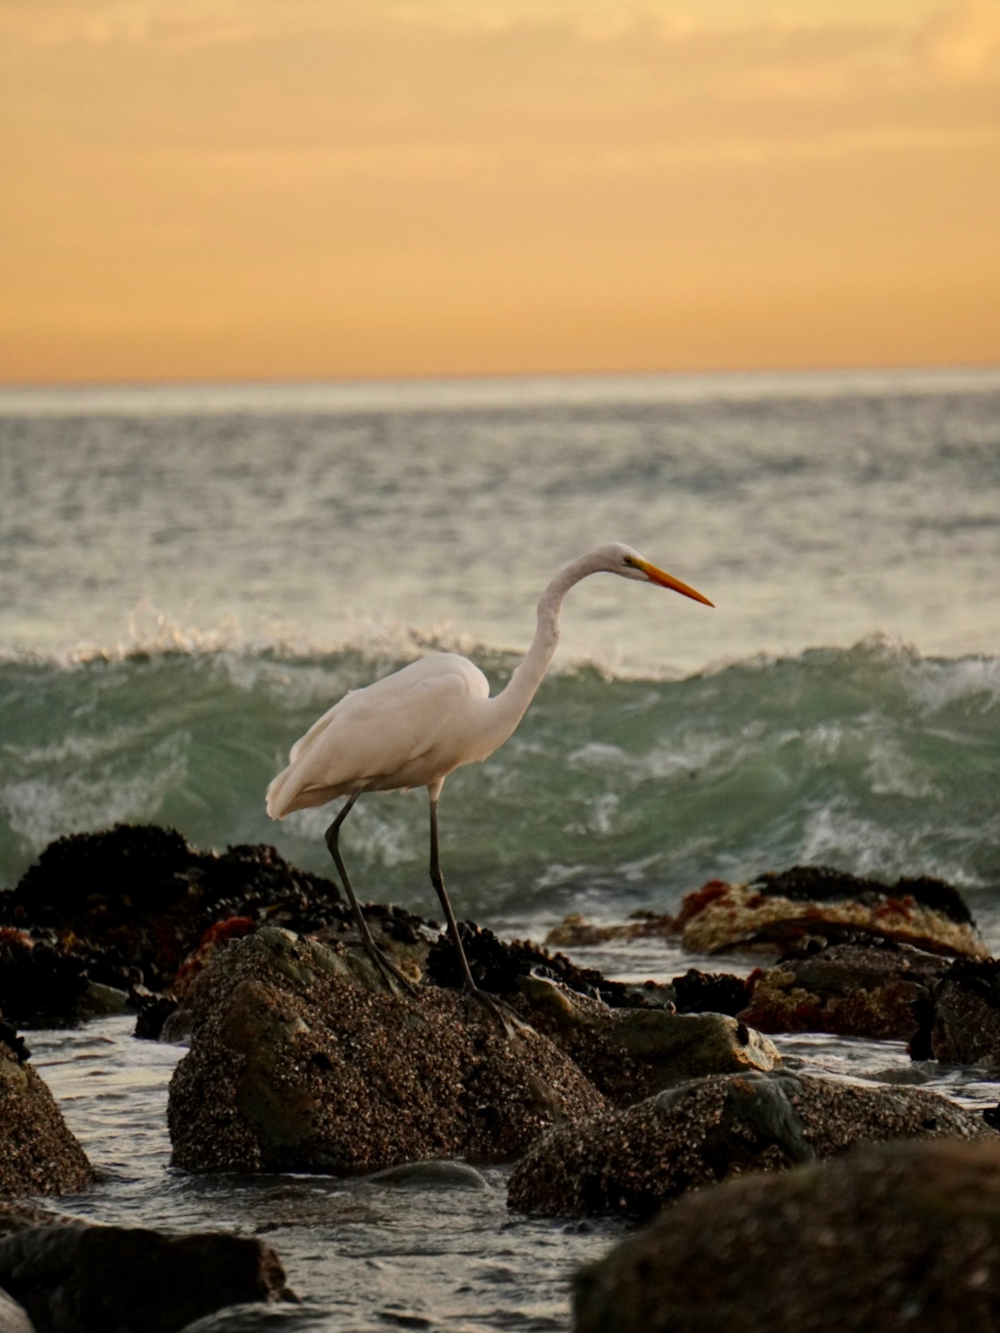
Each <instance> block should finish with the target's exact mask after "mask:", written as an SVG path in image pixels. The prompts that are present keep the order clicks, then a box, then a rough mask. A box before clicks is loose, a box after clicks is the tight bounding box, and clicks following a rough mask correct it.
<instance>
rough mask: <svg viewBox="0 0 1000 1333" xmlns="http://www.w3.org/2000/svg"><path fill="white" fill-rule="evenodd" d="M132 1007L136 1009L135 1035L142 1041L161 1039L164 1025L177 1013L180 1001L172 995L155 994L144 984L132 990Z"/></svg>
mask: <svg viewBox="0 0 1000 1333" xmlns="http://www.w3.org/2000/svg"><path fill="white" fill-rule="evenodd" d="M132 1007H133V1008H134V1009H135V1011H136V1020H135V1032H134V1033H133V1036H136V1037H138V1038H140V1039H141V1040H142V1041H159V1040H160V1037H161V1036H162V1034H163V1025H164V1023H166V1021H167V1019H168V1018H169V1017H170V1016H171V1014H174V1013H176V1011H177V1007H178V1002H177V1001H176V1000H175V999H174V998H173V997H172V996H170V995H154V994H153V992H152V991H148V990H146V988H145V987H144V986H143V987H142V988H136V990H134V991H133V992H132Z"/></svg>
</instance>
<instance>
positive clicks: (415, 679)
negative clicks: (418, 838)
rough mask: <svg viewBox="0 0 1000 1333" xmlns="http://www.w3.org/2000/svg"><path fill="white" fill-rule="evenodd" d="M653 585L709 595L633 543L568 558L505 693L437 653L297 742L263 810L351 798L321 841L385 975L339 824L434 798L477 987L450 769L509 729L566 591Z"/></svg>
mask: <svg viewBox="0 0 1000 1333" xmlns="http://www.w3.org/2000/svg"><path fill="white" fill-rule="evenodd" d="M602 571H604V572H607V573H612V574H619V575H621V576H622V577H623V578H629V579H636V580H640V581H642V582H646V583H655V584H658V585H659V586H661V587H665V588H670V589H672V590H673V591H675V592H680V593H683V594H684V595H685V596H686V597H692V598H694V600H695V601H699V602H704V603H705V604H706V605H708V606H711V605H712V603H711V602H709V601H708V598H706V597H703V596H702V595H701V593H699V592H695V591H694V589H693V588H689V587H688V586H687V585H686V584H683V583H680V582H679V581H678V580H677V579H675V578H673V577H672V576H671V575H669V574H664V573H663V571H662V570H659V569H656V568H655V566H653V565H650V564H649V562H648V561H646V560H644V559H643V557H642V556H640V555H639V554H638V552H636V551H633V550H632V549H631V547H628V546H623V545H622V544H621V543H618V542H615V543H612V544H611V545H608V546H599V547H598V548H597V549H596V550H594V551H591V552H590V553H589V554H588V555H585V556H581V557H580V559H579V560H574V561H573V563H572V564H570V565H568V566H567V567H566V568H565V569H564V570H563V571H562V573H561V574H559V575H557V576H556V578H554V579H553V580H552V582H551V583H550V584H549V586H548V587H547V588H546V590H545V592H544V593H543V594H542V597H541V600H540V601H539V603H538V622H537V628H536V631H535V637H534V640H533V641H532V644H531V647H530V648H529V649H528V652H527V654H526V656H525V658H524V660H523V661H522V662H521V664H520V666H518V668H517V669H516V671H515V672H514V674H513V675H512V677H511V679H510V682H509V684H508V685H507V687H506V689H504V690H502V691H501V692H500V693H499V694H497V695H494V696H492V697H491V696H490V690H489V683H488V682H487V680H486V677H485V676H484V675H483V673H482V672H481V671H480V670H479V668H478V667H477V666H474V665H473V663H472V662H470V661H469V660H468V658H465V657H461V656H459V655H458V654H456V653H434V654H433V655H431V656H429V657H424V658H421V659H420V660H419V661H417V662H412V663H410V665H409V666H405V667H403V669H402V670H401V671H397V672H395V673H394V674H393V675H391V676H387V677H385V679H384V680H378V681H376V682H375V683H374V684H373V685H368V686H366V687H365V688H364V689H360V690H352V691H351V692H350V693H349V694H347V695H345V696H344V698H343V699H341V700H340V702H339V703H336V704H334V706H333V707H332V708H331V709H329V711H328V712H326V713H324V714H323V716H322V717H321V718H319V719H318V721H316V722H314V723H313V725H312V726H311V727H310V728H309V730H308V731H307V732H306V734H305V735H304V736H303V737H302V738H301V740H298V741H296V742H295V744H294V745H293V746H292V750H291V753H290V755H289V760H288V767H287V768H286V769H285V770H284V771H283V772H282V773H279V774H278V776H277V777H276V778H275V779H274V781H273V782H272V783H271V785H270V786H269V787H268V789H267V812H268V814H269V815H271V817H272V818H274V819H283V818H284V817H285V816H286V815H288V814H291V813H292V811H293V810H304V809H306V808H308V807H310V806H319V805H325V804H326V803H327V802H328V801H332V800H334V799H336V798H337V797H338V796H346V797H347V798H348V799H347V801H346V803H345V805H344V806H343V807H342V809H341V810H340V812H339V814H338V816H337V818H336V819H335V820H334V822H333V824H331V826H330V828H329V830H328V831H327V844H328V846H329V848H330V852H331V854H332V856H333V859H334V862H335V863H336V865H337V869H338V871H339V873H340V876H341V879H342V880H343V882H344V888H345V890H346V891H347V894H348V897H349V899H350V901H351V906H352V909H353V911H354V915H355V919H356V921H357V922H358V927H359V929H360V931H361V935H362V939H363V941H364V943H365V947H366V948H367V949H368V951H369V953H371V954H372V957H373V959H374V960H375V961H376V963H377V964H378V965H379V967H380V968H382V970H383V972H386V970H387V969H388V970H390V971H392V969H389V965H388V963H387V962H386V960H385V959H383V958H382V957H381V954H380V953H379V951H378V950H377V949H376V947H375V945H374V943H373V942H372V940H371V936H370V935H369V933H368V929H367V926H366V924H365V921H364V917H363V915H362V913H361V909H360V907H359V906H358V903H357V899H356V897H355V895H354V891H353V888H352V887H351V883H350V879H349V878H348V875H347V871H346V868H345V867H344V864H343V859H342V857H341V856H340V852H339V845H338V840H339V832H340V825H341V824H342V822H343V820H344V818H345V817H346V815H347V813H348V811H349V810H350V809H351V807H352V806H353V804H354V802H355V801H356V800H357V798H358V797H359V796H360V795H361V793H362V792H368V791H392V790H400V789H403V790H405V789H408V788H411V787H426V788H427V789H428V793H429V796H430V803H431V879H432V881H433V883H434V887H435V889H436V890H437V893H438V896H439V898H440V899H441V904H442V906H443V907H444V909H445V915H446V917H447V919H448V925H449V929H450V931H451V934H452V938H453V940H454V943H455V946H456V948H457V949H458V952H459V957H460V961H461V964H462V968H463V972H464V975H465V982H466V986H467V988H469V989H471V990H473V991H474V990H475V989H476V987H475V984H474V982H473V980H472V975H471V973H470V972H469V968H468V964H467V962H466V959H465V954H464V951H463V949H462V944H461V940H460V939H459V935H458V927H457V925H456V923H455V919H454V915H453V913H452V910H451V904H450V903H449V901H448V895H447V893H446V892H445V887H444V881H443V879H442V877H441V872H440V866H439V861H438V837H437V807H438V798H439V797H440V794H441V787H442V785H443V784H444V780H445V778H446V777H447V776H448V774H449V773H453V772H454V771H455V769H456V768H460V767H461V766H462V765H463V764H472V763H477V762H479V761H481V760H483V759H486V758H487V757H488V756H489V755H491V754H492V753H493V751H494V750H496V749H497V748H498V747H499V746H501V745H502V744H503V742H504V741H505V740H506V739H507V738H508V736H510V735H511V733H512V732H513V731H514V729H515V728H516V727H517V724H518V723H519V722H520V720H521V718H522V717H523V716H524V713H525V710H526V709H527V707H528V705H529V704H530V702H531V700H532V698H533V697H534V695H535V691H536V690H537V689H538V686H539V685H540V684H541V681H542V678H543V677H544V675H545V672H546V670H547V669H548V666H549V663H550V662H551V661H552V656H553V654H554V653H555V650H556V646H557V644H558V642H559V619H560V613H561V610H562V603H563V599H564V597H565V596H566V593H567V592H568V591H569V589H570V588H572V587H573V585H574V584H576V583H578V582H579V581H580V579H582V578H586V577H587V575H589V574H596V573H599V572H602Z"/></svg>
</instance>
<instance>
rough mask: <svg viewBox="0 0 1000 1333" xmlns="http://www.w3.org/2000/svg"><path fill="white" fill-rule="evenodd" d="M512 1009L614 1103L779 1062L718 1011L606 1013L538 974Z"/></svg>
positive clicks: (768, 1047) (760, 1040)
mask: <svg viewBox="0 0 1000 1333" xmlns="http://www.w3.org/2000/svg"><path fill="white" fill-rule="evenodd" d="M514 1004H515V1006H516V1007H517V1009H518V1012H519V1013H521V1014H523V1015H524V1017H525V1018H526V1019H527V1021H528V1022H529V1023H531V1025H532V1027H534V1028H535V1029H536V1031H538V1032H542V1033H544V1034H545V1035H546V1036H547V1037H549V1038H550V1039H551V1040H552V1041H553V1042H554V1043H555V1044H556V1045H557V1046H558V1047H559V1048H560V1050H562V1051H565V1053H566V1054H567V1055H568V1056H569V1057H570V1059H571V1060H573V1061H574V1063H576V1064H577V1065H579V1067H580V1068H581V1069H582V1070H583V1072H584V1073H585V1074H586V1076H587V1077H588V1078H589V1079H590V1081H591V1082H592V1083H593V1084H595V1086H596V1087H597V1088H599V1089H600V1091H601V1092H602V1093H603V1094H604V1096H605V1097H607V1098H608V1100H609V1101H611V1102H612V1103H613V1104H614V1105H616V1106H631V1105H632V1103H633V1102H637V1101H642V1100H643V1099H644V1098H646V1097H650V1096H652V1095H653V1094H654V1093H656V1092H659V1091H661V1090H662V1089H663V1088H666V1087H669V1086H670V1085H671V1084H673V1083H676V1082H677V1081H678V1080H680V1079H686V1078H695V1077H699V1076H700V1075H703V1074H726V1073H738V1072H741V1071H745V1070H752V1069H759V1070H769V1069H776V1068H777V1067H778V1066H779V1065H780V1064H781V1056H780V1055H779V1054H778V1051H777V1049H776V1047H775V1046H774V1044H773V1043H772V1042H770V1041H768V1040H767V1038H766V1037H762V1036H761V1035H760V1033H758V1032H754V1031H752V1030H751V1029H750V1028H748V1027H747V1026H746V1025H745V1024H744V1023H740V1022H738V1021H737V1020H736V1019H735V1018H731V1017H729V1016H728V1015H724V1014H672V1013H667V1012H666V1011H665V1010H663V1009H625V1010H622V1009H611V1008H609V1007H608V1006H607V1005H605V1004H602V1003H601V1002H600V1001H597V1000H592V999H588V998H587V997H585V996H582V995H574V994H573V992H572V991H570V990H568V989H566V988H565V987H562V986H559V985H557V984H556V983H555V982H552V981H547V980H545V979H544V978H541V977H525V978H522V979H521V992H520V996H519V997H518V999H517V1000H515V1001H514Z"/></svg>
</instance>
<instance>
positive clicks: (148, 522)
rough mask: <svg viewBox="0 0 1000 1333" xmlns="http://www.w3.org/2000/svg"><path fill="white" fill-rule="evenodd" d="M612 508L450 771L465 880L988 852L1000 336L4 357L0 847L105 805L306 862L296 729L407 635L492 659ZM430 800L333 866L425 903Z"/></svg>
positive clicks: (446, 798)
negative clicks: (955, 348)
mask: <svg viewBox="0 0 1000 1333" xmlns="http://www.w3.org/2000/svg"><path fill="white" fill-rule="evenodd" d="M608 540H622V541H626V542H628V543H629V544H630V545H632V546H635V547H637V548H638V549H639V550H641V551H642V552H643V554H644V555H646V556H647V557H648V558H649V559H651V560H652V561H653V562H654V563H655V564H657V565H660V566H661V567H663V568H665V569H667V570H669V571H670V572H671V573H673V574H675V575H677V576H678V577H679V578H681V579H683V580H685V581H686V582H688V583H691V584H693V585H694V586H695V587H697V588H699V589H700V590H701V591H703V592H704V593H705V594H706V595H707V596H709V597H710V598H711V599H712V600H713V601H714V602H715V603H716V608H715V609H714V610H710V609H708V608H706V607H703V606H700V605H698V604H696V603H694V602H691V601H688V600H687V599H684V598H680V597H676V596H674V595H672V594H668V593H664V592H662V591H661V590H657V589H653V588H649V587H643V586H639V585H637V584H634V583H629V582H626V581H625V580H619V579H615V578H613V577H610V576H606V575H602V576H597V577H594V578H591V579H589V580H586V581H585V582H584V583H582V584H580V585H579V586H578V587H577V588H575V589H574V590H573V591H572V592H571V594H570V596H569V597H568V599H567V602H566V605H565V610H564V615H563V628H564V633H563V642H562V646H561V647H560V651H559V654H558V656H557V659H556V663H555V666H554V669H553V671H552V673H551V674H550V676H549V678H548V679H547V680H546V682H545V683H544V685H543V686H542V689H541V690H540V691H539V694H538V696H537V698H536V700H535V702H534V704H533V706H532V708H531V709H530V710H529V713H528V715H527V717H526V718H525V720H524V722H523V723H522V725H521V727H520V728H519V730H518V731H517V733H516V734H515V736H514V737H513V738H512V740H510V741H509V742H508V743H507V745H506V746H504V747H503V748H502V749H501V750H499V751H498V752H497V753H496V754H495V755H494V756H493V757H492V758H491V759H490V760H488V761H487V762H486V763H485V764H482V765H475V766H472V767H469V768H466V769H463V770H460V771H459V772H457V773H456V774H454V775H453V776H452V777H451V778H450V779H449V781H448V783H447V785H446V788H445V792H444V795H443V797H442V805H441V818H442V839H443V858H444V866H445V871H446V875H447V877H448V879H449V882H450V884H451V887H452V890H453V893H454V897H455V900H456V903H457V905H458V910H459V914H460V915H462V914H464V915H468V916H472V917H474V918H475V919H477V920H479V921H481V923H483V924H490V925H493V926H494V927H495V928H501V929H514V928H515V927H516V928H519V929H524V930H531V931H532V932H533V933H535V934H537V933H538V932H539V930H540V929H544V927H545V926H546V925H547V924H548V923H551V922H552V921H554V920H557V919H558V918H559V917H561V916H562V915H563V914H565V913H566V912H569V911H583V912H585V913H587V914H588V915H591V916H594V917H597V918H606V919H612V918H620V917H622V916H624V915H627V914H628V913H629V912H630V911H635V910H637V909H643V908H646V909H651V910H655V911H665V910H670V909H671V908H673V907H675V906H676V905H677V903H678V902H679V899H680V897H681V896H682V895H683V894H684V893H685V892H687V891H689V890H690V889H693V888H697V887H698V886H699V885H700V884H701V883H702V882H703V881H704V880H706V879H708V878H711V877H713V876H721V877H724V878H741V877H746V876H749V875H753V874H756V873H759V872H760V871H762V870H766V869H771V868H781V867H783V866H787V865H790V864H792V863H793V862H796V861H806V862H815V863H826V864H831V865H836V866H840V867H842V868H844V869H847V870H853V871H856V872H859V873H863V874H867V875H872V876H875V877H880V876H885V877H892V878H895V877H896V876H898V875H901V874H913V875H917V874H931V875H939V876H943V877H944V878H947V879H950V880H952V881H953V882H954V883H956V884H957V885H959V886H960V887H961V888H962V889H963V890H964V891H966V892H967V893H968V894H969V896H970V900H971V901H972V903H973V907H974V910H976V909H977V907H978V908H981V911H982V913H985V916H986V917H987V918H990V917H991V916H992V914H993V899H994V897H995V896H996V894H995V891H996V889H997V887H998V886H1000V811H998V808H997V804H996V783H997V755H998V741H1000V599H998V598H997V595H996V575H997V569H998V567H1000V371H997V370H978V371H977V370H969V371H937V372H917V371H905V372H884V373H875V372H864V373H836V374H834V373H830V374H819V373H815V374H788V375H771V374H768V375H762V374H746V375H715V376H713V375H698V376H680V375H679V376H635V377H627V378H606V379H601V378H594V379H586V378H583V379H551V380H545V379H540V380H510V381H507V380H496V381H469V382H465V381H453V382H440V383H438V382H420V383H400V384H353V385H319V384H316V385H312V384H303V385H280V386H267V385H246V386H219V387H213V386H197V387H180V386H178V387H152V388H106V389H101V388H95V389H6V390H2V391H0V884H3V883H6V884H8V885H9V884H13V883H15V882H16V880H17V879H18V877H19V876H20V874H21V873H22V872H23V871H24V869H25V868H26V867H27V866H28V865H29V864H30V862H31V860H32V859H33V857H34V856H36V855H37V853H38V852H39V851H40V850H41V849H42V848H43V847H44V846H45V845H46V843H47V842H48V841H50V840H51V839H52V838H55V837H58V836H60V835H61V834H64V833H70V832H75V831H79V830H82V829H95V828H101V827H105V826H107V825H109V824H112V823H114V822H116V821H118V820H132V821H150V822H155V823H160V824H167V825H172V826H174V827H176V828H178V829H180V831H181V832H182V833H184V834H185V835H186V836H187V837H188V838H190V839H191V840H192V841H193V842H194V843H196V844H197V845H198V846H200V847H217V848H222V847H224V846H226V845H227V844H230V843H237V842H258V841H267V842H273V843H274V844H275V845H276V846H277V847H278V848H279V850H280V851H281V852H282V853H283V854H284V855H286V856H287V857H288V858H289V859H291V860H292V861H293V862H295V863H297V864H300V865H302V866H304V867H306V868H309V869H313V870H321V871H328V870H329V868H330V867H329V859H328V855H327V852H326V848H325V846H324V844H323V841H322V833H323V830H324V828H325V826H326V824H327V822H328V820H329V811H328V810H312V811H305V812H301V813H299V814H296V815H293V816H292V817H290V818H289V819H288V820H286V821H284V822H283V823H282V824H277V823H273V822H272V821H270V820H269V819H268V818H267V816H266V814H265V813H264V808H263V793H264V790H265V788H266V786H267V783H268V781H269V780H270V778H271V777H272V776H273V775H274V774H275V773H276V772H277V771H278V770H279V769H280V768H281V767H282V766H283V764H284V762H285V758H286V756H287V752H288V748H289V746H290V745H291V743H292V742H293V741H294V740H295V739H296V737H297V736H299V735H300V734H301V733H302V732H303V731H304V730H305V729H306V728H307V726H308V725H309V724H310V722H311V721H312V720H313V719H314V718H315V717H316V716H318V715H319V714H320V713H321V712H323V711H325V709H326V708H328V707H329V706H330V704H331V703H332V702H334V701H335V700H336V699H337V698H338V697H339V696H340V695H341V694H342V693H344V692H345V691H346V690H347V689H350V688H353V687H356V686H358V685H362V684H365V683H366V682H368V681H370V680H373V679H375V678H376V677H379V676H381V675H384V674H386V673H387V672H389V671H391V670H393V669H395V668H396V667H398V666H399V665H401V664H403V663H404V662H406V661H409V660H412V659H413V657H415V656H416V655H418V654H420V653H422V652H425V651H428V650H431V649H437V648H442V647H443V648H448V649H458V650H459V651H463V652H467V653H469V654H470V655H471V656H472V657H473V658H474V659H475V660H476V661H477V662H478V663H479V664H480V665H481V666H482V667H483V668H484V669H485V670H486V672H487V674H488V675H489V677H490V679H491V681H492V682H493V684H494V685H495V687H500V686H502V685H503V683H504V681H505V680H506V679H507V677H508V676H509V673H510V671H511V669H512V667H513V666H514V665H515V664H516V662H517V660H518V657H519V655H520V653H522V652H523V651H524V649H525V648H526V647H527V645H528V643H529V642H530V639H531V635H532V633H533V630H534V608H535V604H536V601H537V599H538V596H539V594H540V593H541V591H542V589H543V588H544V586H545V585H546V584H547V583H548V581H549V579H550V578H551V577H552V576H553V575H554V574H555V573H556V572H557V571H558V570H559V569H560V568H561V567H562V566H563V565H564V564H566V563H567V562H568V561H569V560H571V559H572V558H574V557H575V556H577V555H579V554H580V553H582V552H583V551H586V550H587V549H589V548H590V547H592V546H594V545H597V544H599V543H601V542H604V541H608ZM426 819H427V815H426V801H425V798H424V797H423V795H422V794H420V793H411V794H409V795H403V794H398V793H393V794H388V795H381V796H370V797H366V798H364V799H362V801H361V802H360V803H359V805H358V808H357V810H356V812H354V813H353V814H352V816H351V819H350V820H349V821H348V823H347V825H346V826H345V833H344V845H345V849H346V853H347V855H348V857H349V859H350V863H351V864H352V866H353V867H354V868H355V871H356V878H357V883H358V887H359V890H360V891H361V892H362V894H363V896H365V897H367V898H371V899H385V898H392V899H395V900H397V901H400V902H402V903H404V904H405V905H406V906H407V907H410V908H413V909H415V910H420V909H421V908H422V909H424V910H426V911H428V912H430V911H432V909H433V905H434V899H433V894H432V891H431V889H430V885H429V882H428V880H427V875H426V860H427V831H426Z"/></svg>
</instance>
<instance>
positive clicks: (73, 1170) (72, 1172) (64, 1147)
mask: <svg viewBox="0 0 1000 1333" xmlns="http://www.w3.org/2000/svg"><path fill="white" fill-rule="evenodd" d="M93 1176H94V1173H93V1171H92V1169H91V1166H90V1163H89V1162H88V1161H87V1157H86V1154H85V1153H84V1151H83V1149H82V1148H81V1147H80V1145H79V1144H78V1143H77V1141H76V1139H75V1138H74V1137H73V1135H72V1134H71V1133H70V1132H69V1130H68V1129H67V1127H66V1123H65V1121H64V1120H63V1118H62V1115H61V1113H60V1111H59V1108H58V1106H57V1105H56V1103H55V1100H54V1099H53V1097H52V1094H51V1093H50V1092H49V1090H48V1088H47V1087H46V1086H45V1084H44V1083H43V1082H42V1080H41V1079H40V1078H39V1077H38V1074H37V1073H36V1072H35V1070H34V1069H32V1068H31V1066H30V1065H28V1064H25V1063H24V1062H23V1061H22V1060H21V1059H20V1057H19V1055H18V1054H17V1053H16V1052H14V1051H12V1050H11V1049H10V1047H9V1046H7V1045H0V1195H6V1196H7V1197H12V1196H13V1197H25V1196H28V1195H39V1194H75V1193H77V1192H79V1191H80V1190H83V1189H86V1188H87V1186H88V1185H89V1184H90V1183H91V1181H92V1180H93ZM2 1285H3V1283H2V1282H0V1286H2Z"/></svg>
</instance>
